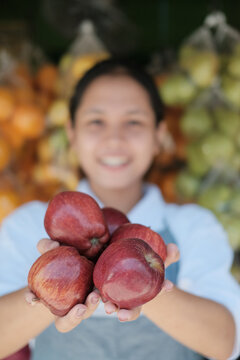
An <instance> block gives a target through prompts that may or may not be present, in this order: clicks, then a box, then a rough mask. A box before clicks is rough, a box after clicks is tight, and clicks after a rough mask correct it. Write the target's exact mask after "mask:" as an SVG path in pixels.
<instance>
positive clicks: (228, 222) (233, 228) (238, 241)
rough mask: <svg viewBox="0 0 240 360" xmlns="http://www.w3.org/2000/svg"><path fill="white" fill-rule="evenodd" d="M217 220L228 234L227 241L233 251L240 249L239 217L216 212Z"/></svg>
mask: <svg viewBox="0 0 240 360" xmlns="http://www.w3.org/2000/svg"><path fill="white" fill-rule="evenodd" d="M217 217H218V219H219V221H220V222H221V223H222V225H223V227H224V229H225V231H226V232H227V234H228V240H229V243H230V245H231V247H232V249H233V250H234V251H238V250H240V221H239V217H234V216H232V215H230V214H225V213H223V214H218V215H217Z"/></svg>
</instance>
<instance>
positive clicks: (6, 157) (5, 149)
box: [0, 137, 11, 171]
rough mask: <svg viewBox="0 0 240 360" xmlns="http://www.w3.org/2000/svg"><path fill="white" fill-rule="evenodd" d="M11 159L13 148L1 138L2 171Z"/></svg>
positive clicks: (0, 157)
mask: <svg viewBox="0 0 240 360" xmlns="http://www.w3.org/2000/svg"><path fill="white" fill-rule="evenodd" d="M10 159H11V148H10V146H9V144H8V142H7V140H6V139H5V138H4V137H0V171H1V170H3V169H5V168H6V167H7V165H8V164H9V162H10Z"/></svg>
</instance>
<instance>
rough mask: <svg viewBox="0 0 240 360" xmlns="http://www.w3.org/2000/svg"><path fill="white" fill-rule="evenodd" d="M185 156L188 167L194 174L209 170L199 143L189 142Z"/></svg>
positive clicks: (201, 173)
mask: <svg viewBox="0 0 240 360" xmlns="http://www.w3.org/2000/svg"><path fill="white" fill-rule="evenodd" d="M186 157H187V163H188V167H189V169H190V171H191V172H192V173H193V174H194V175H196V176H203V175H205V174H206V173H207V172H208V171H209V170H210V166H209V164H208V163H207V161H206V159H205V157H204V155H203V152H202V149H201V143H199V142H198V143H192V144H189V145H188V146H187V149H186Z"/></svg>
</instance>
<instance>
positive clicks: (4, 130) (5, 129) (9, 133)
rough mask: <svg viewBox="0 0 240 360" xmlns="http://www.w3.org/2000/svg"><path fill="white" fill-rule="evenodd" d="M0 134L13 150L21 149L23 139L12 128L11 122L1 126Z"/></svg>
mask: <svg viewBox="0 0 240 360" xmlns="http://www.w3.org/2000/svg"><path fill="white" fill-rule="evenodd" d="M0 133H1V134H2V135H3V136H4V138H5V139H6V140H7V142H8V144H9V145H10V146H11V147H12V148H13V149H15V150H18V149H20V148H21V147H22V145H23V143H24V138H23V136H21V135H20V134H19V133H17V132H16V130H15V129H14V128H13V126H12V122H11V120H10V121H8V122H5V123H2V124H1V126H0Z"/></svg>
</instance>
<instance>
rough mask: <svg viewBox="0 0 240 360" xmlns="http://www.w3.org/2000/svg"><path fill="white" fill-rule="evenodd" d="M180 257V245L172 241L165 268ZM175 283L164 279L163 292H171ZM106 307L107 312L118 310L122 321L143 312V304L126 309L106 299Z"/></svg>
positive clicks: (168, 247) (134, 317) (130, 319)
mask: <svg viewBox="0 0 240 360" xmlns="http://www.w3.org/2000/svg"><path fill="white" fill-rule="evenodd" d="M179 258H180V253H179V250H178V247H177V245H176V244H174V243H170V244H168V245H167V257H166V260H165V263H164V265H165V268H167V267H168V266H169V265H171V264H173V263H175V262H177V261H178V260H179ZM173 286H174V285H173V283H172V282H171V281H169V280H167V279H166V280H164V283H163V286H162V289H161V294H162V293H164V292H169V291H171V290H172V289H173ZM104 308H105V312H106V313H107V314H112V313H114V312H117V316H118V319H119V320H120V321H133V320H136V319H137V318H138V317H139V315H140V313H141V309H142V307H141V306H138V307H136V308H133V309H130V310H126V309H119V308H118V306H117V305H115V304H113V303H112V302H110V301H106V302H105V303H104Z"/></svg>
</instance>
